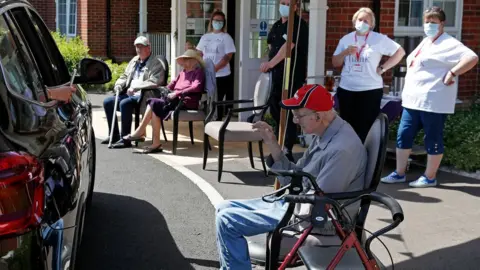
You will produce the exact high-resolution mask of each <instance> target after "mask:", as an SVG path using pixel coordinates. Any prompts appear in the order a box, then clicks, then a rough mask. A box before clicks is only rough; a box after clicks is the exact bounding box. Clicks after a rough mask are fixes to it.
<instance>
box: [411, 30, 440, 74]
mask: <svg viewBox="0 0 480 270" xmlns="http://www.w3.org/2000/svg"><path fill="white" fill-rule="evenodd" d="M440 36H441V35H440ZM440 36H438V37H436V38H435V39H433V40H432V42H431V43H430V46H432V45H433V43H435V41H437V39H438V38H439V37H440ZM423 46H425V42H424V43H423V44H422V47H420V48H419V49H418V51H417V53H416V54H415V56H414V57H413V59H412V62H411V63H410V67H412V66H413V63H414V62H415V59H417V56H419V55H420V53H422V49H423Z"/></svg>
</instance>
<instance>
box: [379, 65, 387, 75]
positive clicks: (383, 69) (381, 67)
mask: <svg viewBox="0 0 480 270" xmlns="http://www.w3.org/2000/svg"><path fill="white" fill-rule="evenodd" d="M380 69H381V70H382V74H383V73H385V72H387V70H386V69H385V68H383V66H380Z"/></svg>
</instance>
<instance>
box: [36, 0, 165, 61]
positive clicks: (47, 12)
mask: <svg viewBox="0 0 480 270" xmlns="http://www.w3.org/2000/svg"><path fill="white" fill-rule="evenodd" d="M29 1H30V2H31V3H32V4H33V5H34V6H35V8H36V9H37V10H38V12H39V13H40V15H41V16H42V18H43V19H44V20H45V22H46V24H47V25H48V27H49V28H50V29H51V30H56V29H60V30H61V32H62V33H64V34H67V35H69V36H80V37H81V38H82V40H83V41H84V42H85V44H86V45H87V46H88V47H89V48H90V54H92V55H94V56H99V57H105V58H111V59H114V60H116V61H127V60H129V59H131V58H132V56H133V55H134V54H135V48H134V46H133V41H134V39H135V38H136V36H137V33H138V32H139V23H140V22H139V11H140V10H139V9H140V6H139V0H56V1H57V4H56V3H55V0H29ZM57 5H58V6H57ZM170 5H171V0H150V1H148V2H147V12H148V15H147V27H148V28H147V31H148V32H149V33H170V30H171V29H170V23H171V12H170ZM108 22H110V23H108ZM107 26H109V27H107Z"/></svg>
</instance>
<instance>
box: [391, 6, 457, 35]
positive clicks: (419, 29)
mask: <svg viewBox="0 0 480 270" xmlns="http://www.w3.org/2000/svg"><path fill="white" fill-rule="evenodd" d="M433 2H434V0H424V2H423V10H425V9H427V8H429V7H431V6H433ZM456 4H457V5H456V7H455V26H446V27H445V32H447V33H449V34H450V35H452V36H454V37H456V38H457V39H460V38H461V35H462V18H463V0H457V1H456ZM399 5H400V0H395V21H394V28H393V34H394V36H396V37H400V36H424V32H423V26H398V12H399ZM447 20H448V18H447Z"/></svg>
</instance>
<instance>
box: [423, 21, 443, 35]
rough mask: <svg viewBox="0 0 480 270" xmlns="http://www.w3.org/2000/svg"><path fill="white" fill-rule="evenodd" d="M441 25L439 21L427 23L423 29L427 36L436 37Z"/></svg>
mask: <svg viewBox="0 0 480 270" xmlns="http://www.w3.org/2000/svg"><path fill="white" fill-rule="evenodd" d="M439 28H440V25H439V24H438V23H426V24H424V25H423V31H424V32H425V35H427V37H434V36H436V35H437V34H438V32H439V31H440V29H439Z"/></svg>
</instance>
